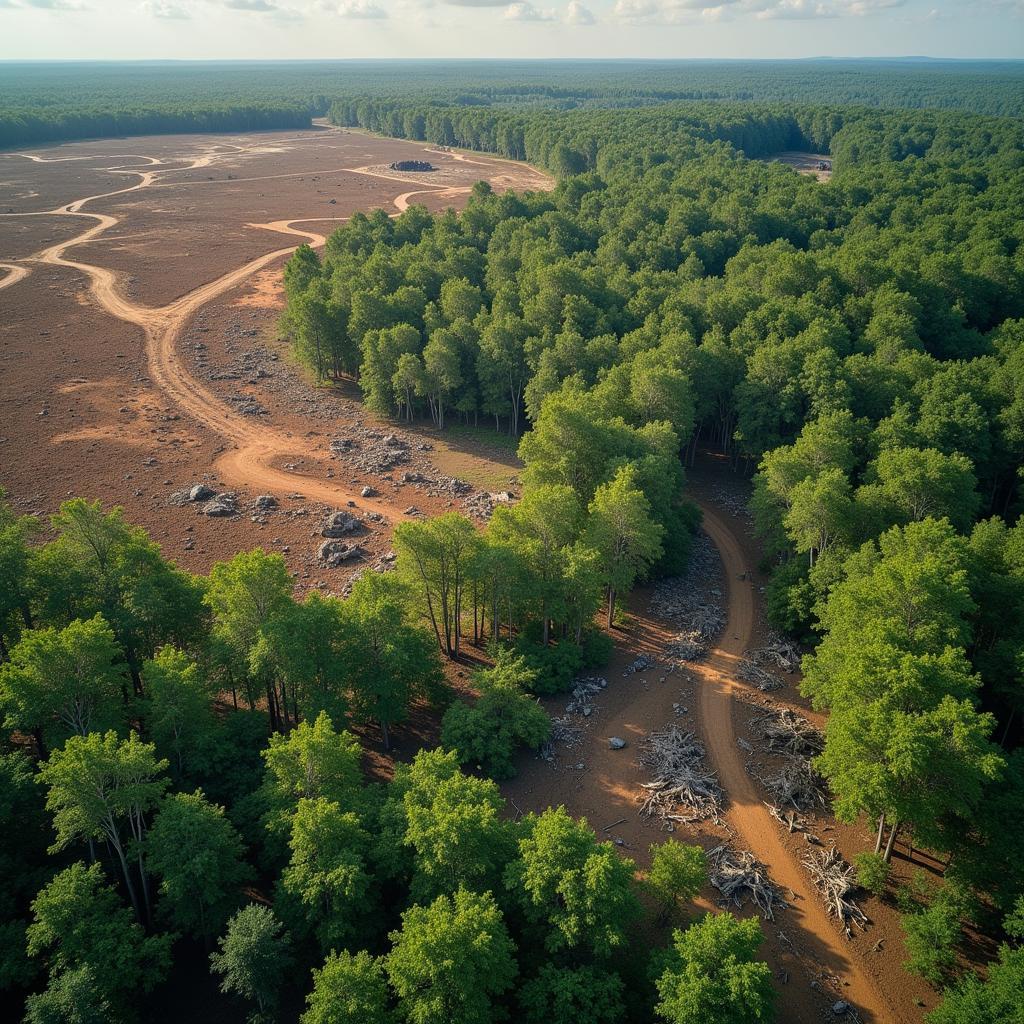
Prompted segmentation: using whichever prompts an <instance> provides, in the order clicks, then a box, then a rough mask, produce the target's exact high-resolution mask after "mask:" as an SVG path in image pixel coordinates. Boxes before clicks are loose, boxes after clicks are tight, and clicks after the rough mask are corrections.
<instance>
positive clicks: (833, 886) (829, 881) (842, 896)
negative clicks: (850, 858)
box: [803, 846, 868, 939]
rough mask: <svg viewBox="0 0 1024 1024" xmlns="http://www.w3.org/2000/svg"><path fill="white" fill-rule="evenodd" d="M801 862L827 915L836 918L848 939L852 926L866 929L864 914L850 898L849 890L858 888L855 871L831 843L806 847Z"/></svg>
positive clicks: (866, 919) (851, 934)
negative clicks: (825, 847)
mask: <svg viewBox="0 0 1024 1024" xmlns="http://www.w3.org/2000/svg"><path fill="white" fill-rule="evenodd" d="M803 865H804V867H805V868H807V870H808V871H809V872H810V874H811V879H812V880H813V881H814V887H815V888H816V889H817V890H818V892H819V893H821V895H822V897H823V898H824V900H825V907H826V909H827V910H828V912H829V914H830V915H832V916H833V917H835V918H838V920H839V922H840V923H841V924H842V926H843V931H845V932H846V937H847V938H848V939H852V938H853V929H852V927H851V925H854V924H856V925H860V927H861V928H867V926H868V918H867V914H865V913H864V911H863V910H861V909H860V907H858V906H857V904H856V903H854V901H853V900H851V899H850V893H852V892H853V891H854V890H855V889H856V888H857V873H856V871H855V870H854V869H853V867H851V866H850V865H849V864H847V863H846V861H845V860H843V858H842V856H841V854H840V853H839V851H838V850H837V849H836V848H835V847H834V846H832V847H829V849H827V850H808V851H807V853H806V854H804V857H803Z"/></svg>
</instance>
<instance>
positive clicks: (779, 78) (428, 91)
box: [0, 60, 1024, 146]
mask: <svg viewBox="0 0 1024 1024" xmlns="http://www.w3.org/2000/svg"><path fill="white" fill-rule="evenodd" d="M1022 86H1024V62H1020V61H998V62H997V61H929V62H923V61H910V60H904V61H459V62H457V63H451V62H446V63H443V62H435V61H332V62H301V63H289V62H264V63H258V62H238V63H226V64H207V63H145V62H142V63H116V64H102V63H101V64H94V63H89V64H84V63H61V64H46V63H10V64H7V65H5V66H4V67H2V68H0V146H10V145H20V144H24V143H32V142H41V141H55V140H59V139H69V138H83V137H88V136H93V135H115V134H140V133H144V132H151V131H152V132H177V131H230V130H236V129H240V130H250V129H257V128H292V127H297V126H298V125H300V124H303V123H305V119H307V118H309V117H316V116H322V115H323V114H325V113H326V112H327V111H328V110H329V109H330V108H331V107H332V105H335V106H337V107H346V106H348V107H351V106H353V105H359V104H360V103H367V102H369V103H384V104H386V105H389V106H396V105H397V106H403V107H408V106H409V105H410V104H412V103H415V104H418V105H425V106H427V107H430V108H434V109H442V108H458V109H471V110H472V109H476V110H479V109H481V108H483V109H487V108H490V109H491V110H492V111H494V112H495V113H498V112H500V111H509V110H513V109H520V110H522V109H524V108H527V109H530V110H534V111H551V112H557V111H565V110H575V109H580V108H587V109H593V108H622V107H651V106H658V105H662V104H666V103H674V102H679V101H687V102H693V101H700V102H705V103H715V104H722V103H727V104H739V103H749V102H752V101H753V102H758V103H795V104H805V103H815V104H830V105H845V104H857V105H859V106H862V107H868V108H878V107H890V108H893V107H907V108H936V109H954V110H963V111H970V112H973V113H979V114H988V115H1001V116H1011V117H1019V116H1021V115H1022V114H1024V88H1022ZM211 97H215V98H216V99H215V100H214V101H211ZM494 108H498V110H497V111H495V109H494ZM391 134H397V133H395V132H392V133H391Z"/></svg>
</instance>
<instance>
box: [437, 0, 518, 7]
mask: <svg viewBox="0 0 1024 1024" xmlns="http://www.w3.org/2000/svg"><path fill="white" fill-rule="evenodd" d="M444 3H446V4H448V5H449V6H450V7H504V6H505V4H506V3H508V0H444Z"/></svg>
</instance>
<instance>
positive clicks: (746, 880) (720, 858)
mask: <svg viewBox="0 0 1024 1024" xmlns="http://www.w3.org/2000/svg"><path fill="white" fill-rule="evenodd" d="M708 864H709V865H710V868H711V870H710V873H709V880H710V882H711V884H712V885H713V886H714V887H715V888H716V889H717V890H718V891H719V892H720V893H721V894H722V895H723V896H724V897H725V898H726V899H727V900H732V902H733V903H734V904H735V905H736V906H737V907H742V906H743V904H744V903H746V901H747V900H748V899H751V900H753V902H754V905H755V906H756V907H757V908H758V910H760V911H761V915H762V916H763V917H765V918H767V919H768V920H769V921H774V920H775V911H776V910H784V909H785V908H786V907H788V906H789V904H788V903H787V902H786V901H785V900H784V899H783V898H782V893H781V892H780V891H779V889H778V887H777V886H776V885H775V883H774V882H773V881H772V880H771V879H770V878H769V877H768V870H767V868H765V866H764V865H763V864H762V863H761V862H760V861H758V860H757V859H756V858H755V857H754V855H753V854H752V853H751V852H750V851H749V850H743V851H741V852H739V853H737V852H736V851H735V850H731V849H730V848H729V847H728V846H716V847H715V848H714V849H713V850H709V851H708Z"/></svg>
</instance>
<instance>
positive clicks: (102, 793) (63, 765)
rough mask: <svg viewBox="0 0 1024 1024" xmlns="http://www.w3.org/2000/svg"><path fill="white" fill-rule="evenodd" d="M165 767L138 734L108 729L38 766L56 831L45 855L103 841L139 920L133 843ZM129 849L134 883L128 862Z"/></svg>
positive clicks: (143, 908)
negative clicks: (121, 735)
mask: <svg viewBox="0 0 1024 1024" xmlns="http://www.w3.org/2000/svg"><path fill="white" fill-rule="evenodd" d="M166 768H167V762H166V761H159V760H157V757H156V748H155V747H154V746H153V744H151V743H143V742H142V741H141V740H140V739H139V736H138V733H135V732H132V733H130V734H129V736H128V739H127V740H121V739H119V738H118V736H117V733H115V732H113V731H111V732H108V733H106V734H104V735H100V733H98V732H91V733H89V735H88V736H72V737H71V738H70V739H69V740H68V741H67V743H65V744H64V747H63V748H62V749H61V750H55V751H54V752H53V753H52V754H51V755H50V759H49V761H47V762H46V763H45V764H43V765H41V766H40V768H39V781H40V782H41V783H42V784H43V785H45V786H46V787H47V794H46V806H47V809H48V810H50V811H52V812H53V827H54V831H55V832H56V833H57V841H56V843H55V844H54V846H53V847H52V848H51V851H57V850H63V849H65V848H67V847H68V846H70V845H71V844H72V843H74V842H75V841H77V840H86V841H88V842H89V843H90V844H92V843H93V841H94V840H96V839H103V840H105V841H106V842H107V843H108V844H109V845H110V847H111V850H112V852H113V853H114V854H115V856H116V857H117V862H118V864H119V865H120V868H121V872H122V875H123V877H124V882H125V886H126V887H127V889H128V895H129V896H130V897H131V901H132V906H133V907H134V908H135V911H136V913H137V914H138V915H139V916H140V918H143V919H144V918H148V916H149V899H148V885H147V879H146V872H145V870H144V865H143V860H142V853H141V848H140V846H139V844H140V843H141V842H142V840H143V837H144V834H145V819H146V815H148V813H149V812H150V811H151V810H152V809H153V808H154V807H155V806H156V805H157V803H158V802H159V800H160V797H161V796H162V795H163V792H164V790H165V789H166V788H167V779H166V778H164V777H163V772H164V771H165V770H166ZM133 849H134V852H135V859H136V860H137V868H138V877H137V879H136V878H135V877H134V876H135V872H134V870H133V869H132V867H131V866H130V863H129V862H130V860H131V859H132V858H131V855H132V852H133ZM140 891H141V898H140Z"/></svg>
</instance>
